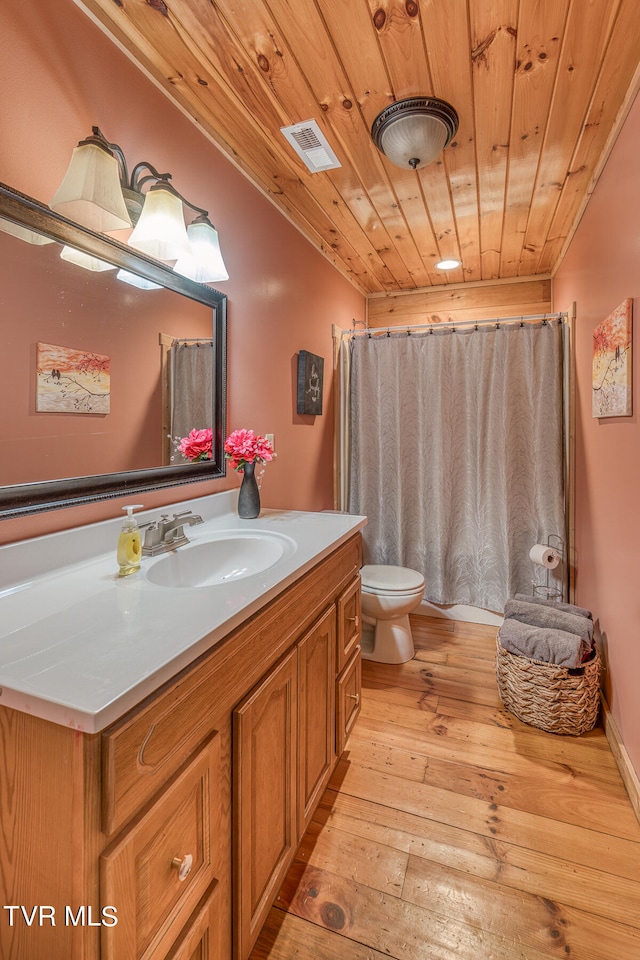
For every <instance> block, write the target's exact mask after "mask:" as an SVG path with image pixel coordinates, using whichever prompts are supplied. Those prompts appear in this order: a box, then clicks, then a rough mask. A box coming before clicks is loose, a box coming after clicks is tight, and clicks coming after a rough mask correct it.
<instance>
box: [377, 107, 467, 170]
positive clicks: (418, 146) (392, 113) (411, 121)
mask: <svg viewBox="0 0 640 960" xmlns="http://www.w3.org/2000/svg"><path fill="white" fill-rule="evenodd" d="M457 130H458V114H457V113H456V111H455V110H454V108H453V107H452V106H451V104H450V103H447V102H446V100H439V99H438V98H437V97H407V98H406V99H405V100H397V101H396V102H395V103H392V104H390V105H389V106H388V107H385V109H384V110H382V111H381V112H380V113H379V114H378V116H377V117H376V119H375V120H374V121H373V125H372V127H371V137H372V139H373V142H374V143H375V145H376V147H377V148H378V150H380V152H381V153H383V154H384V155H385V157H388V159H389V160H391V162H392V163H395V165H396V166H398V167H403V168H404V169H409V168H411V169H413V170H420V168H421V167H425V166H426V165H427V164H429V163H431V162H432V161H433V160H435V158H436V157H437V156H438V154H440V153H442V151H443V150H444V148H445V147H446V146H447V145H448V144H449V143H451V141H452V140H453V138H454V136H455V135H456V133H457Z"/></svg>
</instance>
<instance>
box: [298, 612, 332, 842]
mask: <svg viewBox="0 0 640 960" xmlns="http://www.w3.org/2000/svg"><path fill="white" fill-rule="evenodd" d="M335 664H336V608H335V607H334V606H331V607H330V608H329V609H328V610H327V611H326V613H324V614H323V616H322V617H321V618H320V619H319V620H317V621H316V623H315V624H314V625H313V626H312V627H311V629H310V630H309V631H308V632H307V633H306V634H305V635H304V637H303V638H302V639H301V640H300V642H299V643H298V838H300V837H302V834H303V833H304V831H305V830H306V829H307V826H308V825H309V821H310V820H311V817H312V816H313V811H314V809H315V808H316V806H317V803H318V800H319V799H320V796H321V795H322V792H323V790H324V788H325V787H326V785H327V783H328V782H329V778H330V777H331V772H332V770H333V764H334V760H335V705H334V704H335V675H336V667H335Z"/></svg>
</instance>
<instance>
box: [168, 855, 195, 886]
mask: <svg viewBox="0 0 640 960" xmlns="http://www.w3.org/2000/svg"><path fill="white" fill-rule="evenodd" d="M171 866H172V867H175V868H176V870H177V871H178V880H186V879H187V877H188V876H189V874H190V873H191V867H192V866H193V857H192V856H191V854H190V853H188V854H187V855H186V857H174V858H173V860H172V861H171Z"/></svg>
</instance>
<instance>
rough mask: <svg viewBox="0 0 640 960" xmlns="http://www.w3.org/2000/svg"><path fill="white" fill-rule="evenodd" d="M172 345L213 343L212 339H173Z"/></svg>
mask: <svg viewBox="0 0 640 960" xmlns="http://www.w3.org/2000/svg"><path fill="white" fill-rule="evenodd" d="M173 342H174V343H213V337H174V338H173Z"/></svg>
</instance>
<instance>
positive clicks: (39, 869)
mask: <svg viewBox="0 0 640 960" xmlns="http://www.w3.org/2000/svg"><path fill="white" fill-rule="evenodd" d="M360 566H361V540H360V534H356V535H354V536H353V537H351V539H349V540H348V541H346V542H345V543H343V544H342V545H340V546H339V547H337V548H336V549H335V550H334V551H333V553H331V554H330V555H329V556H327V557H326V558H325V559H323V560H322V561H320V562H319V563H317V564H316V565H315V566H314V567H312V568H311V569H310V570H309V571H308V572H307V573H305V574H303V575H302V576H301V577H300V578H299V579H298V580H296V581H295V582H294V583H293V584H291V585H290V586H288V587H287V588H285V589H284V590H283V591H282V592H281V593H280V594H279V595H278V596H277V597H276V598H275V599H273V600H272V601H270V602H269V603H267V604H266V605H265V606H264V607H263V608H262V609H261V610H259V611H258V612H257V613H256V614H254V615H253V616H252V617H250V618H248V619H247V620H246V621H245V622H244V623H243V624H242V625H240V626H239V627H238V628H236V629H235V630H233V631H232V632H231V633H230V634H229V635H228V636H227V637H225V638H224V639H223V640H221V641H219V642H217V643H216V644H215V646H213V647H212V648H211V650H210V651H209V652H208V653H205V654H203V656H201V657H200V658H199V659H198V660H197V661H195V662H194V663H192V664H191V665H190V666H189V667H187V668H186V669H184V670H183V671H181V672H180V673H179V674H177V675H176V676H175V677H174V678H172V679H171V680H170V681H168V682H167V683H165V684H163V685H162V686H161V687H160V688H159V689H158V690H156V691H155V692H154V693H153V694H152V695H150V696H149V697H147V698H146V700H144V701H143V702H142V703H140V704H139V705H138V706H137V707H135V708H134V709H133V710H131V711H129V712H128V713H127V714H126V715H124V716H123V717H122V718H121V719H120V720H119V721H117V722H116V723H114V724H113V725H112V726H110V727H109V728H107V729H106V730H104V731H103V732H102V733H101V734H94V735H88V734H83V733H81V732H80V731H78V730H73V729H70V728H67V727H63V726H60V725H58V724H53V723H50V722H48V721H45V720H41V719H39V718H37V717H33V716H30V715H28V714H23V713H20V712H18V711H13V710H11V709H9V708H6V707H2V706H0V743H1V744H2V749H1V750H0V823H1V826H2V829H1V830H0V862H1V863H2V868H1V869H0V904H3V905H14V906H15V910H14V911H13V912H12V918H13V921H14V923H13V925H9V922H8V921H9V914H8V912H7V911H5V910H0V960H32V958H33V957H46V958H47V960H231V957H232V955H233V956H235V958H236V960H245V958H246V957H247V956H248V952H249V950H250V944H252V943H253V941H254V939H255V937H256V936H257V933H258V931H259V927H260V925H261V923H262V921H263V919H264V917H265V916H266V912H267V911H268V909H269V907H270V905H271V902H272V901H273V899H274V898H275V896H276V894H277V892H278V886H279V883H280V882H281V879H282V878H283V876H284V871H285V870H286V867H287V866H288V865H289V863H290V862H291V860H292V858H293V856H294V855H295V850H296V848H297V845H298V843H299V841H300V838H301V836H302V832H303V831H304V828H305V826H306V824H307V823H308V822H309V819H310V818H311V816H312V815H313V810H314V809H315V806H316V804H317V802H318V801H319V799H320V796H321V794H322V791H323V790H324V787H325V785H326V783H327V781H328V779H329V777H330V775H331V772H332V770H333V768H334V766H335V762H336V690H339V689H341V687H340V677H342V686H344V687H345V689H346V686H345V684H346V683H347V680H346V678H347V671H351V670H352V665H353V656H354V653H353V652H352V653H351V656H350V659H349V660H348V662H347V663H345V664H344V666H342V667H340V666H339V664H340V655H339V653H338V649H339V647H340V643H343V644H344V645H345V647H346V648H349V643H351V640H352V639H353V638H351V640H350V641H348V642H347V641H346V634H347V633H348V632H349V631H352V630H353V623H354V621H353V619H352V618H353V616H354V613H353V609H354V607H357V605H358V595H359V581H358V570H359V568H360ZM340 598H343V599H342V600H341V599H340ZM346 598H349V599H346ZM343 601H344V602H343ZM340 638H342V640H340ZM356 646H357V644H356ZM345 668H346V670H345ZM349 675H350V674H349ZM349 682H350V683H351V684H352V686H350V687H349V690H351V689H352V688H353V689H355V687H353V683H354V682H355V681H349ZM338 709H340V708H339V707H338ZM342 722H343V721H340V723H342ZM341 742H342V741H341V739H340V737H338V743H341ZM44 905H46V907H45V917H44V922H40V920H41V917H40V914H39V913H38V910H39V909H41V908H42V907H43V906H44ZM20 906H24V908H25V911H27V916H28V917H30V916H31V911H32V910H33V909H36V913H35V914H34V917H35V919H34V920H33V922H32V923H31V924H27V923H26V922H25V920H24V917H23V915H22V914H21V913H20V911H19V907H20ZM47 910H48V911H49V917H52V916H55V923H51V922H49V920H48V919H47ZM114 910H115V914H114ZM69 911H70V912H69ZM114 915H115V916H117V923H114V922H113V918H114ZM70 918H72V919H70Z"/></svg>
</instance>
